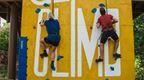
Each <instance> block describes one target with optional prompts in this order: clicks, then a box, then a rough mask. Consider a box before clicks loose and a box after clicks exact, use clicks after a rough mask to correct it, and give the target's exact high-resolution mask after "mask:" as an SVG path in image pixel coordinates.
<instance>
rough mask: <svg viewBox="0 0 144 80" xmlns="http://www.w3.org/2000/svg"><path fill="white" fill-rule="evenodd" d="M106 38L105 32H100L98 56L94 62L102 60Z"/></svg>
mask: <svg viewBox="0 0 144 80" xmlns="http://www.w3.org/2000/svg"><path fill="white" fill-rule="evenodd" d="M107 39H108V35H107V32H103V33H102V37H101V41H100V56H99V58H98V59H96V63H98V62H102V61H103V59H104V44H105V42H106V41H107Z"/></svg>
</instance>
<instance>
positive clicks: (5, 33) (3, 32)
mask: <svg viewBox="0 0 144 80" xmlns="http://www.w3.org/2000/svg"><path fill="white" fill-rule="evenodd" d="M8 26H9V24H5V25H4V26H3V27H2V28H0V50H2V51H7V50H8V39H9V27H8Z"/></svg>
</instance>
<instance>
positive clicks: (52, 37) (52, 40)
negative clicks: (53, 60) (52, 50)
mask: <svg viewBox="0 0 144 80" xmlns="http://www.w3.org/2000/svg"><path fill="white" fill-rule="evenodd" d="M60 39H61V37H60V35H58V34H49V35H48V36H47V37H45V38H44V41H45V42H46V43H47V44H51V45H53V46H56V47H57V46H58V45H59V43H60Z"/></svg>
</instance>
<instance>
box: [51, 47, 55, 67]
mask: <svg viewBox="0 0 144 80" xmlns="http://www.w3.org/2000/svg"><path fill="white" fill-rule="evenodd" d="M55 51H56V47H55V46H52V55H51V58H52V59H51V69H52V70H55V65H54V63H55Z"/></svg>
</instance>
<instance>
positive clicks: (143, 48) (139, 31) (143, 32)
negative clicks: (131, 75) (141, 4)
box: [134, 14, 144, 80]
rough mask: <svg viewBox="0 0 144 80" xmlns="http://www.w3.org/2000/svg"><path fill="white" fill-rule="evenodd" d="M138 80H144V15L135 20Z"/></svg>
mask: <svg viewBox="0 0 144 80" xmlns="http://www.w3.org/2000/svg"><path fill="white" fill-rule="evenodd" d="M134 32H135V33H134V36H135V38H134V40H135V58H136V60H135V67H136V80H144V14H141V15H140V16H139V17H137V18H136V19H135V20H134Z"/></svg>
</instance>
